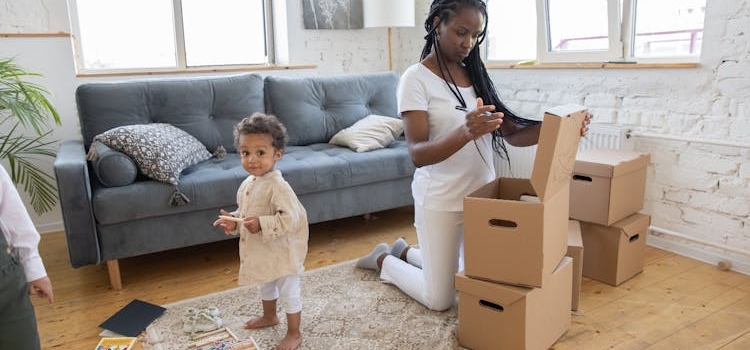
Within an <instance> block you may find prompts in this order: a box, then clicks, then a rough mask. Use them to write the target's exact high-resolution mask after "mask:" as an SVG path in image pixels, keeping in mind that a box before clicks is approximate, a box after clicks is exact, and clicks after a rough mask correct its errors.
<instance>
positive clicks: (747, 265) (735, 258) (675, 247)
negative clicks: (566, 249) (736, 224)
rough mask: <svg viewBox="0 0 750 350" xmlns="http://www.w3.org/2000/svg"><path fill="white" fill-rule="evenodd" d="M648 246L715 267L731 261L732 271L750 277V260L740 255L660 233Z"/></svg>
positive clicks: (650, 239)
mask: <svg viewBox="0 0 750 350" xmlns="http://www.w3.org/2000/svg"><path fill="white" fill-rule="evenodd" d="M646 244H648V245H649V246H652V247H656V248H659V249H664V250H666V251H669V252H672V253H675V254H679V255H682V256H685V257H688V258H690V259H695V260H698V261H702V262H704V263H707V264H711V265H714V266H716V265H718V263H719V261H722V260H726V261H730V262H732V271H735V272H739V273H742V274H745V275H750V259H748V258H742V257H740V256H739V255H727V254H721V253H719V252H717V251H716V250H715V249H708V248H707V246H705V245H701V244H696V243H689V242H688V241H686V240H684V239H676V238H671V237H670V236H669V234H664V233H660V235H659V236H656V235H651V234H649V235H648V236H647V237H646ZM584 249H585V247H584ZM717 269H718V267H717Z"/></svg>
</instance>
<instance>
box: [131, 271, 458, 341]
mask: <svg viewBox="0 0 750 350" xmlns="http://www.w3.org/2000/svg"><path fill="white" fill-rule="evenodd" d="M354 263H355V262H354V261H353V260H352V261H347V262H343V263H339V264H336V265H331V266H326V267H322V268H318V269H315V270H310V271H307V272H306V273H305V274H304V275H303V277H302V303H303V306H302V333H303V336H304V340H303V342H302V346H301V347H300V348H299V349H300V350H304V349H310V350H311V349H316V350H317V349H320V350H323V349H325V350H329V349H348V350H357V349H362V350H364V349H377V350H384V349H399V350H410V349H413V350H424V349H431V350H440V349H460V347H458V344H457V341H456V337H455V332H456V327H457V324H458V323H457V312H456V308H455V307H454V308H453V309H451V310H448V311H445V312H435V311H430V310H429V309H427V308H425V307H424V306H422V305H421V304H419V303H418V302H416V301H414V300H413V299H411V298H410V297H408V296H407V295H406V294H404V293H402V292H401V291H400V290H399V289H398V288H396V287H395V286H392V285H389V284H385V283H382V282H380V281H379V279H378V275H377V273H375V272H374V271H371V270H363V269H357V268H355V267H354ZM164 306H165V307H166V308H167V311H166V312H165V313H164V315H163V316H161V317H160V318H158V319H157V320H156V321H154V323H152V324H151V325H150V326H149V327H148V328H147V330H146V332H144V334H142V335H141V337H140V338H141V339H140V340H141V344H142V345H143V347H144V349H146V350H177V349H179V350H185V349H188V345H189V344H190V343H191V342H192V341H193V340H192V339H191V338H190V334H189V333H185V332H183V330H182V327H183V315H184V314H185V312H186V310H187V309H188V308H190V307H196V308H205V307H210V306H215V307H217V308H219V310H220V311H221V317H222V319H223V321H224V325H225V326H227V327H229V328H230V329H231V331H232V332H234V334H236V335H237V337H238V338H240V339H247V338H249V337H253V338H254V339H255V341H256V342H257V343H258V344H259V346H260V348H261V349H263V350H270V349H273V348H274V347H275V346H276V345H277V344H278V343H279V341H281V339H283V338H284V334H285V333H286V317H285V315H284V314H283V312H284V310H279V311H280V315H279V316H280V319H281V323H280V324H278V325H276V326H273V327H268V328H264V329H253V330H247V329H244V328H243V325H244V324H245V322H247V320H249V319H250V318H252V317H254V316H256V315H260V314H261V313H262V309H261V303H260V296H259V293H258V291H257V289H256V288H255V287H238V288H234V289H230V290H227V291H223V292H219V293H215V294H210V295H206V296H204V297H200V298H194V299H190V300H184V301H180V302H176V303H172V304H169V305H164Z"/></svg>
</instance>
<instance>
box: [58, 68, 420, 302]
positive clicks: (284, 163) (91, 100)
mask: <svg viewBox="0 0 750 350" xmlns="http://www.w3.org/2000/svg"><path fill="white" fill-rule="evenodd" d="M397 83H398V75H397V74H396V73H393V72H387V73H367V74H359V75H349V76H335V77H306V78H290V77H273V76H266V77H263V76H261V75H258V74H255V73H251V74H241V75H234V76H227V77H205V78H190V79H171V78H170V79H155V80H141V81H128V82H117V83H87V84H82V85H81V86H79V87H78V88H77V90H76V103H77V106H78V114H79V120H80V126H81V139H79V140H65V141H63V142H62V143H61V145H60V147H59V151H58V154H57V158H56V160H55V162H54V172H55V176H56V179H57V186H58V191H59V196H60V197H59V198H60V204H61V207H62V215H63V222H64V226H65V235H66V238H67V244H68V252H69V257H70V262H71V265H72V266H73V267H80V266H85V265H92V264H100V263H102V262H106V263H107V266H108V271H109V275H110V282H111V283H112V286H113V287H114V288H115V289H120V288H122V282H121V277H120V270H119V263H118V259H122V258H127V257H132V256H137V255H142V254H149V253H156V252H160V251H165V250H170V249H176V248H181V247H186V246H192V245H198V244H204V243H209V242H215V241H219V240H225V239H232V238H234V237H232V236H226V235H224V234H223V233H222V232H221V231H220V230H219V229H218V228H215V227H213V226H212V225H211V223H212V222H213V221H214V220H215V218H216V216H217V214H218V212H219V209H220V208H223V209H227V210H233V209H234V208H236V201H235V199H236V191H237V188H238V186H239V184H240V182H241V181H242V180H243V179H244V178H245V177H247V173H246V172H245V171H244V170H243V168H242V167H241V165H240V162H239V157H238V155H237V154H236V153H235V148H234V140H233V134H232V130H233V127H234V125H235V124H236V123H237V122H239V121H240V120H241V119H242V118H243V117H246V116H249V115H250V114H252V113H253V112H256V111H260V112H265V113H268V114H273V115H276V116H277V117H279V119H280V120H281V121H282V122H283V123H284V124H285V126H286V127H287V130H288V132H289V143H288V146H287V149H286V153H285V155H284V156H283V157H282V159H281V160H280V161H279V162H278V163H277V169H279V170H281V172H282V174H283V175H284V177H285V179H286V180H287V181H288V182H289V183H290V185H291V186H292V188H293V189H294V190H295V192H296V193H297V195H298V196H299V199H300V201H301V202H302V204H303V205H304V206H305V208H306V210H307V213H308V217H309V221H310V223H316V222H322V221H327V220H333V219H339V218H344V217H350V216H356V215H363V214H368V213H372V212H377V211H382V210H387V209H392V208H398V207H403V206H408V205H411V204H412V197H411V187H410V183H411V178H412V175H413V172H414V166H413V164H412V162H411V160H410V158H409V156H408V153H407V149H406V144H405V142H404V141H403V138H400V139H398V140H396V141H395V142H393V143H391V144H390V145H388V146H387V147H385V148H382V149H377V150H373V151H368V152H361V153H357V152H354V151H352V150H351V149H349V148H347V147H341V146H335V145H331V144H329V143H328V140H329V139H330V138H331V137H332V136H333V135H334V134H335V133H336V132H338V131H339V130H342V129H344V128H347V127H349V126H351V125H353V124H354V123H355V122H356V121H357V120H359V119H361V118H363V117H365V116H367V115H370V114H378V115H386V116H396V115H397V112H396V97H395V90H396V85H397ZM148 123H168V124H172V125H174V126H177V127H179V128H180V129H182V130H184V131H187V132H188V133H190V134H191V135H193V136H195V138H197V139H198V140H200V141H201V143H203V144H204V145H205V146H206V149H207V150H208V151H213V150H215V149H219V148H220V147H219V146H222V147H223V148H224V150H226V155H225V156H223V158H220V159H219V158H216V157H215V158H212V159H209V160H206V161H203V162H201V163H199V164H196V165H193V166H191V167H189V168H187V169H185V170H184V171H183V172H182V173H181V175H180V178H179V188H180V190H181V191H182V193H184V195H185V196H186V197H187V198H189V200H190V201H189V203H186V204H183V205H174V204H170V203H168V200H167V198H168V197H170V194H172V193H173V191H174V187H173V186H171V185H169V184H165V183H163V182H158V181H154V180H150V179H148V178H146V177H144V176H142V175H137V176H135V180H134V181H132V179H131V181H127V180H125V181H120V178H122V177H123V176H125V175H126V174H125V172H124V171H123V170H122V169H120V168H118V167H119V166H120V165H119V164H120V163H123V162H128V161H129V160H128V159H126V158H127V156H124V155H123V154H120V153H119V152H117V151H114V150H111V149H99V150H98V155H97V160H96V161H97V163H96V164H94V161H93V160H92V161H87V158H86V154H87V152H88V150H89V147H90V146H91V145H92V139H93V138H94V136H96V135H98V134H100V133H102V132H104V131H107V130H109V129H112V128H114V127H118V126H122V125H133V124H148ZM97 148H100V147H99V146H97ZM105 148H106V147H105ZM107 155H113V156H112V157H107ZM123 157H125V158H123ZM105 160H106V161H105ZM94 165H96V171H93V170H92V169H93V167H94ZM105 174H106V176H105ZM100 176H101V177H102V178H101V179H100V178H99V177H100ZM104 177H107V178H108V179H107V180H106V181H104ZM126 177H127V176H126ZM113 179H114V180H113ZM113 181H114V182H115V183H113ZM130 182H132V183H130ZM352 234H356V232H352Z"/></svg>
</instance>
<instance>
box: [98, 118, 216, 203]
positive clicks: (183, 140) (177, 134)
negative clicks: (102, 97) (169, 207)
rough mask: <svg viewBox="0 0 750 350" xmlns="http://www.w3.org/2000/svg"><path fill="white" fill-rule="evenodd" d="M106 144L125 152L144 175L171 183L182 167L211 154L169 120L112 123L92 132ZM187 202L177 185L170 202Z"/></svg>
mask: <svg viewBox="0 0 750 350" xmlns="http://www.w3.org/2000/svg"><path fill="white" fill-rule="evenodd" d="M94 141H99V142H101V143H103V144H105V145H107V146H109V147H110V148H112V149H114V150H117V151H120V152H122V153H125V154H127V155H128V156H130V158H132V159H133V161H135V163H136V164H137V165H138V170H140V171H141V173H143V174H144V175H146V176H148V177H150V178H152V179H154V180H157V181H161V182H164V183H168V184H172V185H174V186H175V187H177V185H178V184H179V179H180V173H182V171H183V170H185V168H187V167H189V166H191V165H194V164H197V163H200V162H202V161H204V160H207V159H210V158H211V153H209V152H208V150H206V147H205V146H204V145H203V144H202V143H201V142H200V141H198V139H196V138H195V137H193V136H192V135H190V134H188V133H187V132H185V131H184V130H182V129H180V128H178V127H176V126H173V125H171V124H162V123H153V124H136V125H126V126H120V127H116V128H113V129H110V130H107V131H105V132H103V133H101V134H99V135H96V136H94ZM187 202H189V200H188V199H187V197H185V195H184V194H182V193H181V192H180V191H179V189H177V190H176V191H175V193H174V194H173V195H172V198H171V199H170V203H171V204H184V203H187Z"/></svg>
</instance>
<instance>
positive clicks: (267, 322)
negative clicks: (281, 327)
mask: <svg viewBox="0 0 750 350" xmlns="http://www.w3.org/2000/svg"><path fill="white" fill-rule="evenodd" d="M277 324H279V317H278V316H276V315H273V316H266V315H263V316H260V317H256V318H254V319H252V320H250V321H247V322H245V329H253V328H263V327H270V326H275V325H277Z"/></svg>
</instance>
